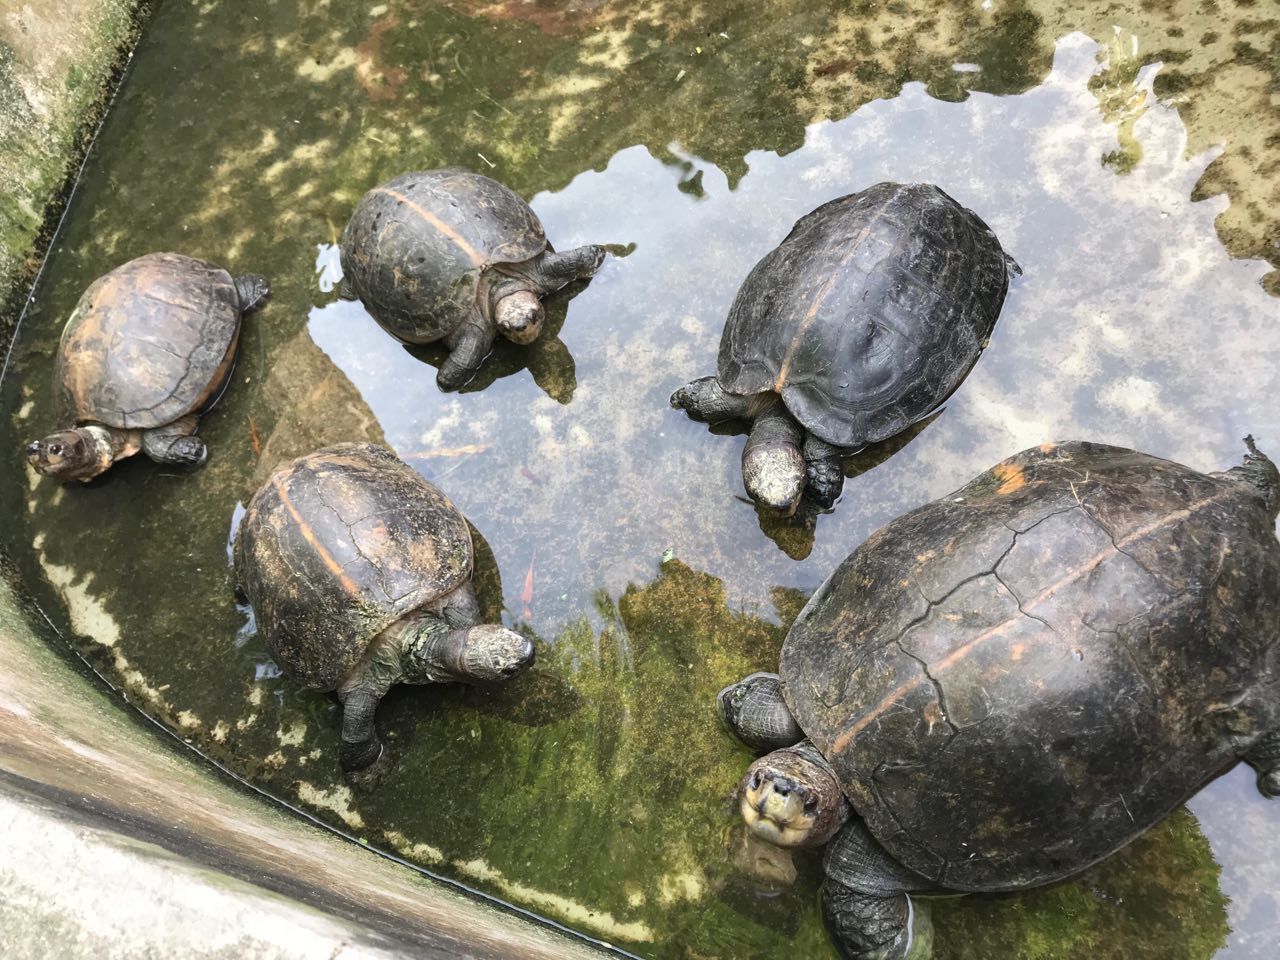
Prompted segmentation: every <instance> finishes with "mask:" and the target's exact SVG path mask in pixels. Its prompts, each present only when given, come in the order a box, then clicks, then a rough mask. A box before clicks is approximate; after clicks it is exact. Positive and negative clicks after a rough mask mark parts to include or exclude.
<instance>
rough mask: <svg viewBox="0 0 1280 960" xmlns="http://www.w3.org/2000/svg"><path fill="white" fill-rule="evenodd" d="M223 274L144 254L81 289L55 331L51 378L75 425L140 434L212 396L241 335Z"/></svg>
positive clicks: (189, 260) (187, 260) (174, 256)
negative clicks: (56, 343) (58, 334)
mask: <svg viewBox="0 0 1280 960" xmlns="http://www.w3.org/2000/svg"><path fill="white" fill-rule="evenodd" d="M240 316H241V310H240V298H239V296H238V295H237V294H236V288H235V283H234V282H233V280H232V278H231V274H229V273H227V271H225V270H223V269H222V268H221V267H216V266H214V265H213V264H211V263H206V262H205V261H203V260H197V259H195V258H194V257H186V256H183V255H182V254H178V253H149V254H147V255H146V256H142V257H138V258H137V259H136V260H130V261H129V262H128V263H125V264H122V265H120V266H118V267H116V268H115V269H114V270H112V271H111V272H110V273H108V274H106V275H104V276H102V277H99V278H98V279H97V280H95V281H94V282H93V283H91V284H90V285H89V288H88V289H87V290H85V292H84V295H83V296H81V297H80V302H79V303H77V304H76V308H75V310H74V311H73V312H72V314H71V317H70V318H69V319H68V320H67V325H66V327H65V329H64V330H63V331H62V342H61V344H60V345H59V347H58V362H57V371H56V374H55V382H56V383H57V385H58V394H59V399H60V401H61V402H62V404H63V405H64V407H65V409H66V410H67V411H68V413H69V414H71V415H72V416H73V417H74V418H75V422H76V423H86V422H89V421H95V422H97V423H103V424H106V425H107V426H109V427H118V428H121V429H142V430H149V429H151V428H153V427H160V426H164V425H165V424H167V423H172V422H173V421H174V420H176V419H178V418H179V417H181V416H184V415H185V414H188V413H193V412H197V411H200V410H202V409H204V408H205V407H207V406H208V405H209V404H210V403H211V402H212V401H213V400H216V399H217V396H218V392H219V390H220V389H221V387H222V386H223V384H224V383H225V382H226V379H227V377H228V376H229V375H230V373H231V366H232V363H233V361H234V359H235V351H236V343H237V340H238V338H239V334H240Z"/></svg>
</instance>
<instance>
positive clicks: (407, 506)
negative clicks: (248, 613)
mask: <svg viewBox="0 0 1280 960" xmlns="http://www.w3.org/2000/svg"><path fill="white" fill-rule="evenodd" d="M472 557H473V552H472V545H471V532H470V530H469V529H468V528H467V522H466V520H465V519H464V518H463V516H462V514H461V513H460V512H459V510H458V508H457V507H455V506H454V505H453V504H452V503H451V502H450V501H449V499H448V498H447V497H446V496H445V495H444V494H443V493H442V492H440V490H439V489H437V488H436V487H435V486H433V485H432V484H430V483H428V482H427V481H426V480H424V479H423V478H422V477H421V476H420V475H418V474H417V473H416V472H415V471H414V470H413V469H411V468H410V467H409V466H407V465H406V464H405V463H404V462H403V461H401V460H400V459H399V458H398V457H396V455H395V454H394V453H392V452H391V451H389V450H387V449H385V448H383V447H379V446H376V445H374V444H371V443H341V444H337V445H335V446H332V447H327V448H325V449H323V450H319V451H317V452H315V453H311V454H308V455H306V456H304V457H299V458H298V459H297V460H294V461H293V462H292V463H289V464H287V465H286V466H284V467H283V468H281V469H280V470H277V471H276V472H275V473H274V474H272V475H271V477H270V478H269V479H268V480H267V482H266V483H265V484H263V486H262V488H261V489H260V490H259V491H258V492H257V493H255V494H254V496H253V498H252V499H251V500H250V501H249V505H248V507H247V508H246V510H245V515H244V517H243V519H242V520H241V523H240V528H239V531H238V533H237V535H236V543H235V551H234V559H235V569H236V577H237V580H238V582H239V584H240V587H241V588H242V589H243V590H244V592H245V594H246V595H247V596H248V598H249V603H250V605H251V606H252V607H253V613H254V618H255V620H256V622H257V627H258V632H259V634H260V635H261V636H263V638H264V639H265V641H266V645H267V648H268V649H269V650H270V651H271V655H272V656H273V657H274V658H275V660H276V662H277V663H278V664H279V665H280V667H281V669H283V670H284V672H285V673H286V674H287V675H288V676H289V677H290V678H291V679H292V680H294V681H295V682H297V683H299V684H301V685H302V686H305V687H310V688H313V689H317V690H333V689H336V688H337V687H338V686H339V685H340V684H341V683H342V681H343V680H344V679H345V678H346V676H347V675H348V674H349V673H350V671H351V669H352V667H354V666H355V665H356V664H357V663H358V662H359V661H360V658H361V657H362V656H363V655H364V653H365V651H366V650H367V649H368V647H369V643H370V642H371V641H372V640H373V638H374V637H376V636H377V635H378V634H379V633H381V632H382V631H383V630H385V629H386V628H387V627H389V626H391V624H393V623H395V622H396V621H397V620H399V619H401V618H402V617H404V616H405V615H406V614H408V613H411V612H413V611H414V610H418V609H420V608H423V607H427V606H429V605H431V604H432V603H433V602H434V601H437V600H440V599H441V598H443V597H444V596H445V595H447V594H449V593H451V592H453V591H454V590H455V589H456V588H458V587H459V586H461V585H462V584H463V583H465V582H466V581H467V580H468V579H470V577H471V571H472Z"/></svg>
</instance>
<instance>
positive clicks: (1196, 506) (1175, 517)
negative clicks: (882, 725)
mask: <svg viewBox="0 0 1280 960" xmlns="http://www.w3.org/2000/svg"><path fill="white" fill-rule="evenodd" d="M1214 501H1215V498H1214V497H1206V498H1205V499H1203V500H1197V501H1196V502H1195V503H1193V504H1192V505H1191V506H1189V507H1187V508H1185V509H1183V510H1178V511H1175V512H1174V513H1171V514H1169V515H1168V516H1165V517H1161V518H1159V519H1157V520H1152V521H1151V522H1150V523H1148V524H1146V525H1144V526H1141V527H1139V528H1138V529H1137V530H1134V531H1133V532H1132V533H1130V534H1129V535H1128V536H1126V537H1123V538H1122V539H1120V540H1118V541H1117V542H1116V544H1115V546H1114V547H1111V548H1109V549H1105V550H1102V551H1100V552H1099V553H1097V554H1095V555H1094V556H1092V557H1090V558H1089V559H1088V560H1086V561H1085V562H1084V563H1082V564H1080V565H1079V566H1077V567H1074V568H1073V569H1071V570H1068V571H1067V573H1066V574H1064V575H1063V576H1062V577H1061V578H1060V579H1058V580H1057V581H1056V582H1054V583H1053V584H1051V585H1050V586H1048V587H1046V588H1045V589H1044V590H1042V591H1040V593H1038V594H1036V596H1035V597H1033V598H1032V599H1031V600H1029V601H1027V602H1026V603H1023V604H1022V605H1021V609H1020V610H1019V611H1018V615H1017V616H1014V617H1009V619H1007V620H1005V621H1004V622H1003V623H998V624H996V625H995V626H994V627H990V628H988V629H986V630H984V631H983V632H982V633H980V634H978V635H977V636H976V637H974V638H973V639H972V640H970V641H968V642H967V643H963V644H961V645H960V646H958V647H956V648H955V649H954V650H952V651H951V653H949V654H947V655H946V656H945V657H943V658H942V659H941V660H939V661H938V662H937V663H934V664H930V665H929V673H930V674H931V675H933V676H935V677H936V676H937V675H938V673H939V672H940V671H942V670H946V669H947V668H948V667H952V666H954V665H955V664H957V663H959V662H960V661H961V660H964V659H965V658H966V657H968V656H969V654H971V653H973V652H974V650H976V649H977V648H978V647H979V646H981V645H982V644H983V643H985V642H986V641H988V640H990V639H991V638H992V637H996V636H999V635H1000V634H1002V633H1004V632H1005V631H1007V630H1008V629H1009V628H1010V627H1012V626H1013V625H1014V624H1017V623H1022V622H1023V621H1024V620H1025V619H1026V617H1027V615H1028V614H1029V613H1030V611H1032V610H1034V609H1036V607H1038V606H1040V605H1041V604H1043V603H1044V602H1045V601H1046V600H1049V599H1050V598H1052V597H1053V596H1054V594H1056V593H1057V592H1058V591H1059V590H1061V589H1062V588H1063V587H1065V586H1068V585H1069V584H1070V583H1072V582H1073V581H1075V580H1079V579H1080V578H1081V577H1084V576H1087V575H1088V574H1090V573H1092V572H1093V570H1094V569H1095V568H1097V566H1098V565H1099V564H1100V563H1102V561H1104V560H1106V559H1107V558H1108V557H1110V556H1112V555H1114V554H1115V553H1117V552H1119V551H1120V550H1121V548H1123V547H1125V546H1127V545H1128V544H1130V543H1133V542H1134V541H1136V540H1140V539H1142V538H1143V537H1145V536H1147V535H1149V534H1151V533H1154V532H1155V531H1156V530H1159V529H1160V528H1162V527H1167V526H1170V525H1172V524H1174V523H1179V522H1181V521H1182V520H1185V519H1186V518H1187V517H1190V516H1191V515H1192V514H1194V513H1195V512H1196V511H1197V510H1200V509H1202V508H1203V507H1206V506H1208V505H1210V504H1212V503H1213V502H1214ZM1024 651H1025V647H1024V646H1022V645H1019V646H1018V647H1015V648H1014V650H1013V651H1012V657H1013V659H1014V660H1019V659H1021V657H1022V655H1023V653H1024ZM919 684H920V680H919V679H915V680H911V681H910V682H906V683H901V684H899V685H898V686H897V687H895V688H894V689H893V690H891V691H890V692H889V694H888V695H887V696H886V697H885V698H884V699H883V700H881V701H880V703H878V704H877V705H876V706H875V708H874V709H872V710H869V711H867V712H866V713H865V714H863V715H862V716H861V717H859V718H858V721H857V722H856V723H855V724H853V726H851V727H850V728H849V729H848V730H846V731H845V732H844V733H842V734H840V736H838V737H836V738H835V740H833V741H832V743H831V752H833V753H839V752H841V751H842V750H844V749H845V747H847V746H848V745H849V744H850V742H851V741H852V740H853V739H854V738H855V737H857V736H858V734H860V733H862V731H863V730H865V729H867V727H869V726H871V724H873V723H875V722H876V721H877V720H878V719H880V717H882V716H884V715H885V714H886V713H888V712H889V710H891V709H892V708H893V707H894V706H896V705H897V704H898V703H899V702H900V701H901V700H902V699H903V698H904V697H905V696H906V695H907V694H908V693H910V692H911V691H912V690H914V689H915V688H916V687H917V686H919Z"/></svg>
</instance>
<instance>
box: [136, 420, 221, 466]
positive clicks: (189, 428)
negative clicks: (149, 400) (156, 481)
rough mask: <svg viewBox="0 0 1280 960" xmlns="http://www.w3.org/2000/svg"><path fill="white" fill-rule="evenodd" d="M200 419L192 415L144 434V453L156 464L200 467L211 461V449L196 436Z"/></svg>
mask: <svg viewBox="0 0 1280 960" xmlns="http://www.w3.org/2000/svg"><path fill="white" fill-rule="evenodd" d="M198 423H199V419H198V418H197V417H196V415H195V414H193V413H190V414H187V415H186V416H185V417H179V418H178V419H177V420H175V421H173V423H168V424H165V425H164V426H163V427H156V428H155V429H154V430H147V431H146V432H145V433H143V434H142V452H143V453H145V454H146V455H147V456H148V457H150V458H151V459H152V460H154V461H155V462H156V463H172V464H176V465H177V466H182V467H200V466H203V465H204V462H205V461H206V460H208V459H209V448H208V447H206V446H205V445H204V441H203V440H201V439H200V438H199V437H197V436H196V435H195V432H196V426H197V424H198Z"/></svg>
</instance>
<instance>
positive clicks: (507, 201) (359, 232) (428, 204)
mask: <svg viewBox="0 0 1280 960" xmlns="http://www.w3.org/2000/svg"><path fill="white" fill-rule="evenodd" d="M546 249H547V235H546V233H545V232H544V231H543V229H542V224H541V223H540V222H539V221H538V218H537V216H536V215H535V214H534V212H533V210H532V209H530V207H529V205H528V204H527V203H525V202H524V201H523V200H521V199H520V198H519V197H518V196H516V195H515V194H514V193H512V192H511V191H510V190H508V189H507V188H506V187H504V186H503V185H502V184H500V183H498V182H497V181H496V180H491V179H489V178H488V177H484V176H481V175H480V174H478V173H470V172H468V171H466V170H429V171H424V172H418V173H406V174H404V175H402V176H399V177H396V178H395V179H394V180H388V181H387V182H386V183H384V184H382V185H381V186H378V187H374V188H373V189H372V190H370V191H369V192H368V193H366V194H365V195H364V197H363V198H361V200H360V203H359V204H357V205H356V209H355V212H354V213H353V214H352V215H351V219H350V220H349V221H348V222H347V226H346V229H344V230H343V231H342V241H341V253H342V272H343V276H344V278H345V280H346V282H347V283H348V284H349V285H350V286H351V289H352V291H353V292H354V293H355V294H356V296H358V297H359V298H360V300H361V301H362V302H363V303H364V305H365V308H366V309H367V310H368V311H369V312H370V313H371V314H372V315H373V317H374V319H376V320H377V321H378V323H379V324H381V325H382V326H383V327H384V328H385V329H386V330H387V331H388V332H389V333H391V334H393V335H394V336H396V337H398V338H400V339H401V340H403V341H405V342H406V343H430V342H431V341H433V340H439V339H441V338H442V337H446V336H448V335H449V334H450V333H452V332H453V331H454V330H455V329H457V327H458V326H459V325H460V324H461V323H462V322H463V321H464V320H466V319H467V315H468V314H469V313H470V312H471V311H472V310H473V309H474V308H475V306H476V298H477V296H478V295H479V294H480V285H481V284H480V279H481V276H482V275H483V273H484V271H485V270H487V269H488V268H489V267H492V266H494V265H495V264H502V263H522V262H524V261H526V260H531V259H533V258H534V257H536V256H537V255H538V254H540V253H542V252H543V251H544V250H546Z"/></svg>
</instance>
